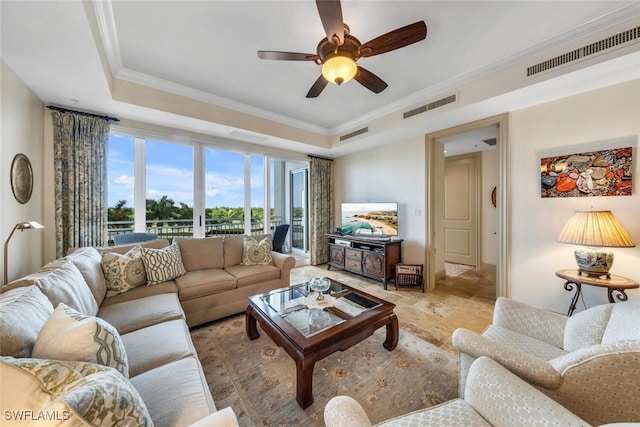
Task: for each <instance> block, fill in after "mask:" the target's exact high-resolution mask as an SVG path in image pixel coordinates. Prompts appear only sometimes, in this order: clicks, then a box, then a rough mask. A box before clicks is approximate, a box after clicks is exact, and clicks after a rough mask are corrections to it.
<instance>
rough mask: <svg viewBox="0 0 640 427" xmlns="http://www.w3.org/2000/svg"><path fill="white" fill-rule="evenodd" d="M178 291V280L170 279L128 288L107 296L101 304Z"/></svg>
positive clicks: (118, 302)
mask: <svg viewBox="0 0 640 427" xmlns="http://www.w3.org/2000/svg"><path fill="white" fill-rule="evenodd" d="M176 293H178V286H176V282H175V281H174V280H169V281H168V282H164V283H160V284H158V285H153V286H138V287H137V288H133V289H131V290H128V291H127V292H124V293H121V294H118V295H114V296H112V297H109V298H105V299H104V301H102V305H101V306H100V308H102V307H107V306H109V305H113V304H120V303H121V302H126V301H133V300H136V299H140V298H146V297H150V296H153V295H161V294H176Z"/></svg>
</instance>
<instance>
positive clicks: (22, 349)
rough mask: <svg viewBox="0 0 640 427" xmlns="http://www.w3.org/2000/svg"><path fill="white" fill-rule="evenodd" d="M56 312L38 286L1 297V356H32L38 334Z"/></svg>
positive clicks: (3, 294)
mask: <svg viewBox="0 0 640 427" xmlns="http://www.w3.org/2000/svg"><path fill="white" fill-rule="evenodd" d="M51 313H53V306H52V305H51V302H49V300H48V299H47V297H46V296H44V294H43V293H42V292H40V289H38V287H37V286H34V285H32V286H27V287H22V288H16V289H11V290H9V291H7V292H3V293H1V294H0V354H1V355H2V356H13V357H30V356H31V351H32V349H33V344H34V343H35V342H36V338H37V337H38V332H40V329H42V326H43V325H44V324H45V322H46V321H47V319H48V318H49V316H51Z"/></svg>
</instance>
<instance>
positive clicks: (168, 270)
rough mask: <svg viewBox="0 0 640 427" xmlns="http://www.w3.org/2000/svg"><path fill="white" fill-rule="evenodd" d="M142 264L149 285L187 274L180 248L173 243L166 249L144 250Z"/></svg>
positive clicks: (142, 250)
mask: <svg viewBox="0 0 640 427" xmlns="http://www.w3.org/2000/svg"><path fill="white" fill-rule="evenodd" d="M141 252H142V262H143V263H144V269H145V271H146V273H147V285H157V284H158V283H163V282H166V281H168V280H173V279H175V278H176V277H180V276H182V275H183V274H185V273H186V272H187V270H185V269H184V265H183V264H182V256H181V255H180V247H179V246H178V244H177V243H176V242H173V243H172V244H170V245H169V246H167V247H166V248H162V249H151V248H142V249H141Z"/></svg>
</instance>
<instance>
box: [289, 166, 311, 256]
mask: <svg viewBox="0 0 640 427" xmlns="http://www.w3.org/2000/svg"><path fill="white" fill-rule="evenodd" d="M308 188H309V170H308V168H304V169H296V170H292V171H291V221H292V224H291V225H292V227H291V230H292V247H293V248H294V249H297V250H300V251H304V252H308V250H309V236H308V230H309V220H308V218H309V215H308V211H309V197H308V194H309V191H308Z"/></svg>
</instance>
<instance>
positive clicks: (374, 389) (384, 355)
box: [191, 315, 458, 426]
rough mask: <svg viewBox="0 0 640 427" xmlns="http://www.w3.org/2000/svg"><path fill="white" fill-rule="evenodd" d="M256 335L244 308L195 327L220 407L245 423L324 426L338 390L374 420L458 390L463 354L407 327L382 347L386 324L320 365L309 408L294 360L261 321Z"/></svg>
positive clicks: (195, 337)
mask: <svg viewBox="0 0 640 427" xmlns="http://www.w3.org/2000/svg"><path fill="white" fill-rule="evenodd" d="M258 331H259V332H260V337H259V338H258V339H256V340H254V341H251V340H249V338H247V335H246V333H245V321H244V315H238V316H233V317H231V318H227V319H224V320H222V321H218V322H214V323H210V324H207V325H205V326H202V327H200V328H197V329H194V330H192V331H191V336H192V339H193V342H194V345H195V347H196V350H197V352H198V356H199V358H200V360H201V362H202V365H203V369H204V373H205V376H206V377H207V381H208V383H209V387H210V389H211V394H212V395H213V399H214V400H215V403H216V406H217V407H218V408H224V407H227V406H231V407H232V408H233V410H234V412H235V413H236V415H237V417H238V421H239V422H240V425H241V426H297V425H304V426H323V425H324V421H323V411H324V407H325V405H326V403H327V402H328V401H329V399H331V398H332V397H334V396H337V395H348V396H351V397H353V398H355V399H356V400H357V401H358V402H360V404H361V405H362V406H363V407H364V408H365V410H366V412H367V415H368V416H369V418H370V420H371V421H372V422H373V423H377V422H380V421H383V420H386V419H389V418H391V417H394V416H397V415H402V414H406V413H409V412H411V411H414V410H417V409H421V408H425V407H429V406H432V405H435V404H438V403H441V402H444V401H447V400H449V399H452V398H454V397H456V395H457V387H458V379H457V378H458V373H457V360H456V358H455V357H454V356H453V355H452V354H450V353H447V352H446V351H444V350H441V349H439V348H437V347H435V346H433V345H432V344H429V343H428V342H426V341H423V340H421V339H419V338H416V337H414V336H413V335H411V334H410V333H408V332H406V331H403V330H401V331H400V339H399V343H398V346H397V347H396V349H395V350H393V351H387V350H385V349H384V347H383V346H382V343H383V342H384V339H385V328H381V329H379V330H378V331H376V333H375V334H374V335H372V336H371V337H369V338H367V339H366V340H364V341H362V342H361V343H359V344H357V345H355V346H353V347H351V348H350V349H348V350H346V351H344V352H340V351H338V352H336V353H333V354H332V355H330V356H328V357H327V358H325V359H323V360H321V361H319V362H318V363H316V365H315V370H314V375H313V396H314V403H313V404H312V405H311V406H309V407H308V408H307V409H305V410H302V408H300V406H298V403H297V402H296V399H295V387H296V384H295V364H294V362H293V360H292V359H291V358H290V357H289V355H288V354H287V353H286V352H285V351H284V350H283V349H282V348H280V347H278V346H277V345H275V344H274V343H273V341H271V339H270V338H269V337H268V336H267V335H266V334H264V333H263V332H262V331H261V330H260V328H259V327H258Z"/></svg>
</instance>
